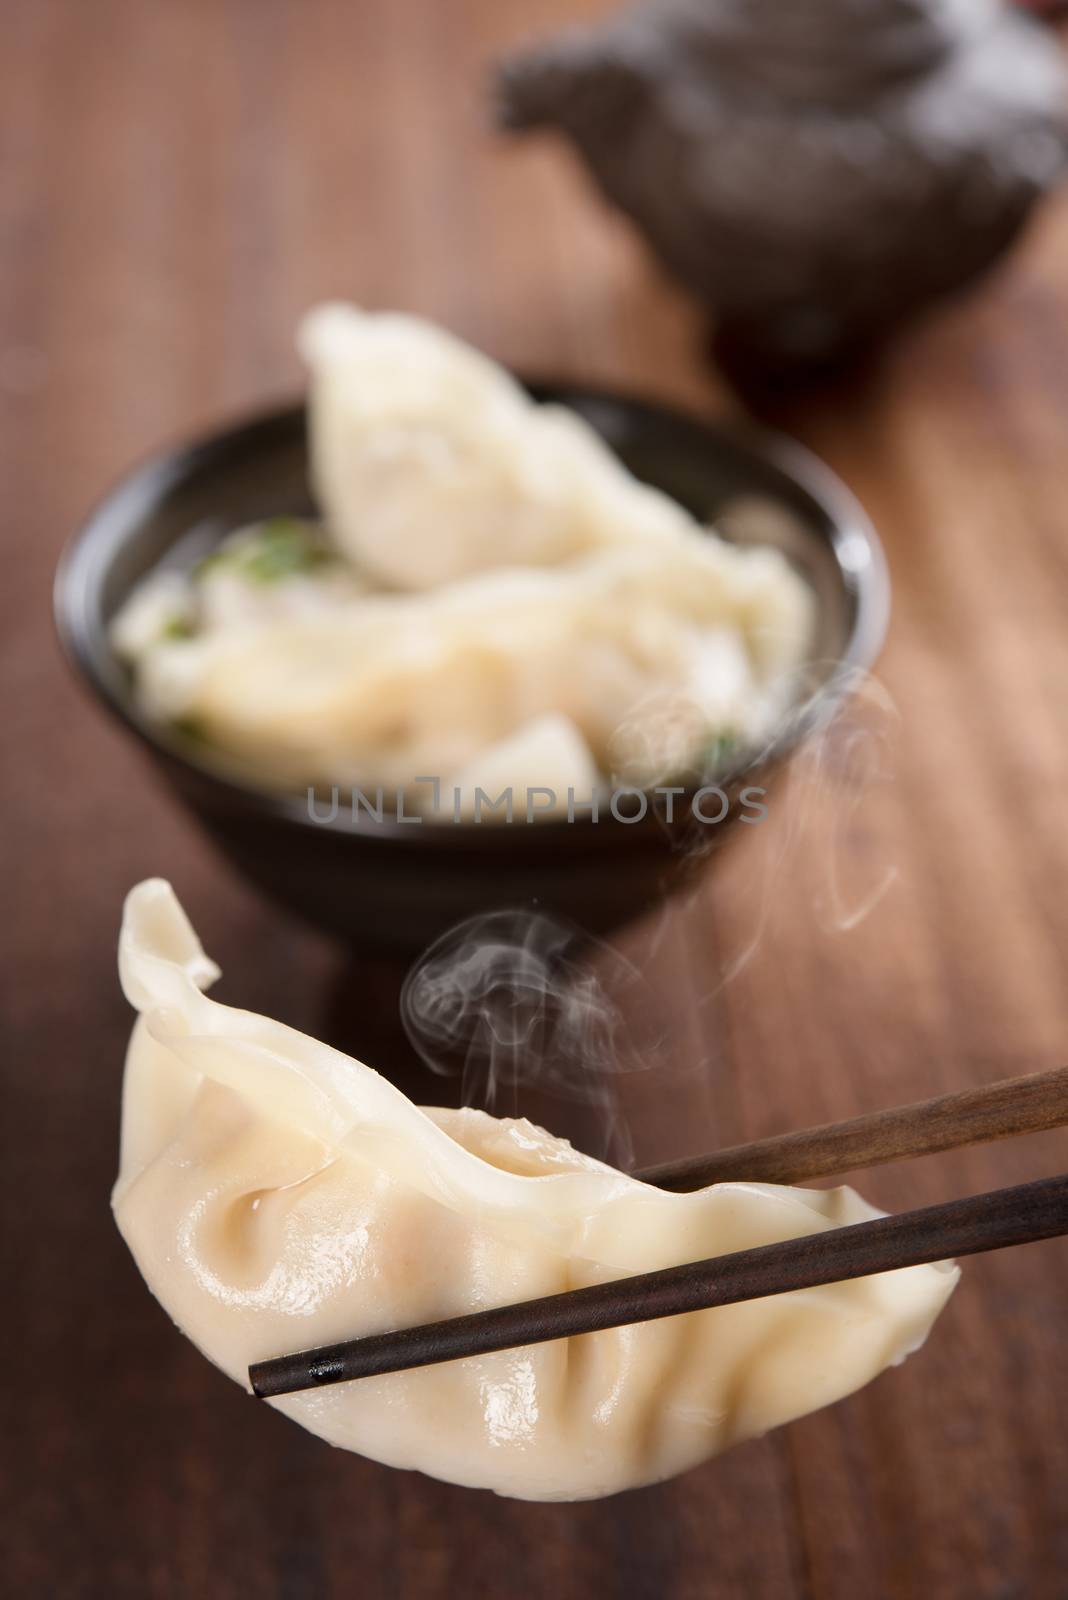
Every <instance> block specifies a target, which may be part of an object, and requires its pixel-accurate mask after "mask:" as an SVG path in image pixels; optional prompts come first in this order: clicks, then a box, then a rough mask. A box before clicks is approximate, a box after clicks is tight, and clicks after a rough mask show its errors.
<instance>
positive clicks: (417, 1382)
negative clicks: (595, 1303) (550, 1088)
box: [113, 879, 958, 1500]
mask: <svg viewBox="0 0 1068 1600" xmlns="http://www.w3.org/2000/svg"><path fill="white" fill-rule="evenodd" d="M119 960H120V972H121V976H122V982H123V987H124V989H125V992H126V995H127V998H128V999H129V1000H130V1002H131V1004H132V1005H134V1006H135V1007H136V1009H137V1010H138V1011H139V1012H140V1013H141V1016H140V1018H139V1020H138V1022H137V1025H136V1027H135V1029H134V1033H133V1038H132V1040H131V1044H130V1049H129V1053H128V1056H127V1063H126V1082H125V1091H124V1098H123V1128H122V1150H121V1161H120V1171H119V1177H118V1181H117V1183H116V1186H115V1192H114V1197H113V1203H114V1208H115V1216H116V1220H117V1222H118V1225H119V1228H120V1230H121V1232H122V1234H123V1237H124V1238H125V1239H126V1242H127V1244H128V1245H129V1247H130V1249H131V1251H132V1252H133V1255H134V1257H135V1259H136V1261H137V1264H138V1266H139V1267H140V1269H141V1271H142V1273H143V1274H144V1277H145V1279H146V1281H147V1282H148V1285H149V1287H150V1288H151V1289H152V1290H153V1292H154V1293H155V1294H156V1296H157V1297H158V1298H159V1300H160V1301H161V1302H162V1304H163V1305H164V1307H165V1308H166V1309H167V1311H168V1312H169V1313H170V1315H171V1316H172V1317H173V1318H174V1320H175V1321H176V1322H177V1323H178V1325H179V1327H181V1328H182V1330H183V1331H184V1332H185V1333H186V1334H187V1335H188V1336H189V1338H191V1339H192V1340H193V1341H194V1343H195V1344H196V1345H198V1346H199V1348H200V1349H201V1350H202V1351H203V1352H204V1353H205V1354H206V1355H207V1356H208V1357H209V1358H210V1359H211V1360H212V1361H214V1362H215V1363H216V1364H217V1365H218V1366H220V1367H221V1368H222V1369H223V1370H224V1371H225V1372H227V1373H229V1375H230V1376H231V1377H232V1378H234V1379H235V1380H236V1381H237V1382H239V1383H242V1384H245V1383H246V1379H247V1368H248V1366H249V1364H250V1363H251V1362H254V1361H259V1360H263V1359H266V1358H267V1357H270V1356H274V1355H279V1354H282V1353H284V1352H286V1351H289V1350H293V1349H299V1348H306V1347H309V1346H313V1345H319V1344H325V1343H331V1342H335V1341H338V1340H341V1339H345V1338H351V1337H354V1336H358V1335H360V1334H367V1333H374V1332H380V1331H383V1330H386V1329H390V1328H396V1327H400V1326H404V1325H406V1324H413V1323H418V1322H423V1321H430V1320H434V1319H437V1318H441V1317H448V1316H452V1315H459V1314H462V1313H465V1312H469V1311H476V1310H480V1309H483V1308H485V1307H490V1306H495V1305H502V1304H506V1303H509V1302H512V1301H516V1300H522V1299H526V1298H529V1297H532V1296H537V1295H544V1294H550V1293H556V1292H558V1291H561V1290H564V1289H570V1288H576V1287H579V1286H582V1285H585V1284H592V1283H598V1282H601V1281H603V1280H605V1279H609V1278H613V1277H620V1276H623V1275H626V1274H628V1273H635V1272H644V1271H649V1270H652V1269H655V1268H657V1267H662V1266H669V1265H672V1264H675V1263H678V1262H682V1261H686V1260H691V1259H697V1258H700V1257H705V1256H709V1255H714V1254H717V1253H721V1252H727V1251H732V1250H741V1249H746V1248H748V1247H751V1246H754V1245H758V1244H766V1243H770V1242H772V1241H774V1240H781V1239H790V1238H796V1237H800V1236H802V1235H805V1234H811V1233H815V1232H818V1231H821V1230H823V1229H827V1228H832V1227H836V1226H839V1225H840V1224H843V1223H849V1222H856V1221H862V1220H865V1219H867V1218H869V1217H871V1216H873V1215H876V1213H875V1212H873V1211H872V1209H871V1208H870V1207H869V1206H867V1205H866V1204H865V1203H864V1201H862V1200H861V1199H860V1198H859V1197H858V1196H857V1195H856V1194H854V1193H853V1191H852V1190H850V1189H847V1188H840V1189H832V1190H821V1191H808V1190H804V1189H793V1188H784V1187H776V1186H774V1185H770V1184H760V1183H731V1184H720V1185H717V1186H715V1187H713V1188H710V1189H705V1190H702V1191H699V1192H696V1193H693V1194H670V1193H666V1192H664V1191H661V1190H658V1189H654V1188H651V1187H650V1186H648V1185H646V1184H644V1183H641V1182H639V1181H638V1180H636V1179H634V1178H630V1177H628V1176H626V1174H624V1173H622V1172H617V1171H615V1170H613V1169H612V1168H611V1167H608V1166H605V1165H603V1164H602V1163H600V1162H598V1161H593V1160H591V1159H589V1158H588V1157H586V1156H583V1155H581V1154H579V1153H578V1152H577V1151H575V1150H573V1149H572V1148H571V1147H570V1145H569V1144H568V1143H567V1142H566V1141H565V1140H563V1139H559V1138H556V1137H554V1136H553V1135H552V1134H550V1133H547V1132H545V1131H543V1130H542V1129H540V1128H536V1127H533V1126H532V1125H531V1124H530V1123H528V1122H523V1121H515V1120H511V1119H497V1118H494V1117H490V1116H487V1115H485V1114H483V1113H481V1112H477V1111H471V1110H467V1111H444V1110H435V1109H430V1108H420V1107H418V1106H415V1105H413V1104H412V1103H411V1102H410V1101H409V1100H407V1099H406V1098H405V1096H404V1095H403V1094H402V1093H401V1092H400V1090H399V1089H397V1088H395V1087H394V1086H393V1085H392V1084H390V1083H388V1082H387V1081H386V1080H385V1079H383V1078H381V1077H379V1075H378V1074H377V1073H375V1072H373V1071H372V1070H371V1069H370V1068H369V1067H366V1066H364V1065H362V1064H361V1063H360V1062H358V1061H354V1060H352V1059H351V1058H349V1057H348V1056H345V1055H343V1054H342V1053H341V1052H339V1051H337V1050H332V1049H330V1048H329V1047H328V1046H326V1045H324V1044H320V1043H318V1042H317V1041H316V1040H314V1039H311V1038H308V1037H307V1036H306V1035H304V1034H301V1033H298V1032H296V1031H294V1030H293V1029H291V1028H286V1027H283V1026H282V1025H281V1024H279V1023H276V1022H271V1021H269V1020H268V1019H267V1018H265V1017H260V1016H256V1015H253V1014H251V1013H249V1012H244V1011H237V1010H233V1009H231V1008H230V1007H227V1006H223V1005H219V1004H217V1003H215V1002H214V1001H212V1000H210V999H208V997H207V996H206V995H205V994H204V993H202V990H203V989H204V988H206V987H207V986H208V985H209V984H210V983H211V982H212V981H213V980H214V978H215V977H216V976H217V975H218V969H217V968H216V967H215V966H214V964H213V963H212V962H211V961H210V960H208V958H207V957H206V956H205V955H204V952H203V950H202V949H201V947H200V945H199V943H198V941H197V938H196V935H195V934H194V932H193V929H192V927H191V926H190V924H189V922H188V920H187V919H186V917H185V915H184V913H183V912H182V910H181V908H180V906H179V905H178V902H177V900H176V899H175V897H174V894H173V892H172V890H171V889H170V886H169V885H168V884H166V883H164V882H162V881H160V880H158V879H156V880H151V881H149V882H147V883H143V884H141V885H140V886H139V887H138V888H136V889H135V890H134V891H133V892H132V893H131V894H130V896H129V898H128V900H127V904H126V911H125V916H124V920H123V929H122V936H121V942H120V952H119ZM957 1276H958V1273H957V1270H956V1268H955V1267H953V1266H952V1265H951V1264H948V1263H942V1264H939V1265H936V1266H922V1267H911V1268H908V1269H905V1270H902V1271H897V1272H891V1273H885V1274H882V1275H879V1276H876V1277H870V1278H865V1279H860V1280H858V1281H856V1282H852V1283H842V1284H833V1285H829V1286H827V1287H825V1288H819V1289H810V1290H806V1291H804V1292H800V1293H795V1294H789V1295H782V1296H776V1297H774V1298H770V1299H767V1300H760V1301H754V1302H751V1303H749V1304H745V1305H738V1306H726V1307H720V1308H717V1309H715V1310H710V1311H704V1312H697V1313H692V1314H689V1315H686V1316H682V1317H674V1318H669V1319H665V1320H663V1321H660V1322H655V1323H646V1324H640V1325H636V1326H633V1327H626V1328H617V1329H610V1330H606V1331H604V1332H602V1333H595V1334H587V1335H584V1336H582V1337H580V1338H574V1339H566V1340H557V1341H554V1342H552V1343H548V1344H544V1345H538V1346H533V1347H530V1348H525V1349H520V1350H510V1351H500V1352H498V1353H495V1354H493V1355H487V1356H479V1357H474V1358H470V1359H466V1360H462V1361H455V1362H450V1363H448V1364H446V1365H443V1366H439V1367H434V1368H424V1369H421V1370H419V1371H415V1372H410V1373H394V1374H390V1375H388V1376H385V1377H378V1378H368V1379H364V1380H361V1381H360V1382H358V1383H349V1384H343V1385H339V1386H337V1387H333V1388H329V1389H321V1390H318V1391H314V1392H311V1393H306V1394H298V1395H291V1396H287V1397H284V1398H281V1399H278V1400H276V1401H272V1402H271V1403H272V1404H274V1405H276V1406H277V1407H278V1409H279V1410H281V1411H283V1412H285V1413H286V1414H287V1415H288V1416H290V1417H292V1418H293V1419H294V1420H295V1421H297V1422H300V1423H301V1424H302V1425H303V1426H305V1427H306V1428H309V1429H310V1430H311V1431H312V1432H313V1433H316V1434H319V1435H320V1436H321V1437H322V1438H324V1439H326V1440H328V1441H329V1442H330V1443H331V1444H335V1445H340V1446H342V1447H344V1448H346V1449H349V1450H356V1451H358V1452H360V1453H361V1454H362V1455H366V1456H370V1457H371V1458H372V1459H374V1460H377V1461H381V1462H384V1463H386V1464H387V1465H390V1466H394V1467H407V1468H416V1469H418V1470H420V1471H423V1472H427V1473H430V1474H432V1475H433V1476H435V1477H438V1478H443V1479H445V1480H447V1481H450V1482H454V1483H460V1484H468V1485H472V1486H478V1487H483V1488H489V1489H494V1490H496V1491H497V1492H498V1493H500V1494H505V1495H513V1496H516V1497H519V1498H522V1499H530V1500H569V1499H585V1498H591V1497H594V1496H599V1495H606V1494H612V1493H614V1492H616V1491H617V1490H620V1489H626V1488H630V1487H632V1486H634V1485H637V1484H642V1483H649V1482H652V1481H655V1480H657V1479H661V1478H666V1477H670V1476H671V1475H672V1474H674V1473H678V1472H682V1471H685V1470H686V1469H687V1468H689V1467H693V1466H695V1465H697V1464H698V1463H699V1462H701V1461H704V1460H705V1459H707V1458H708V1457H709V1456H713V1455H715V1454H717V1453H718V1452H719V1451H721V1450H724V1449H726V1448H727V1447H728V1446H730V1445H732V1444H736V1443H738V1442H739V1441H740V1440H742V1439H747V1438H751V1437H753V1436H754V1435H757V1434H761V1433H764V1432H765V1431H766V1430H767V1429H768V1428H772V1427H775V1426H777V1425H778V1424H780V1423H783V1422H787V1421H789V1420H790V1419H791V1418H794V1417H798V1416H802V1415H803V1414H804V1413H805V1412H808V1411H812V1410H814V1409H815V1408H816V1407H818V1406H822V1405H827V1404H829V1403H830V1402H832V1401H834V1400H837V1399H840V1398H841V1397H842V1396H843V1395H847V1394H850V1393H851V1392H852V1391H853V1390H855V1389H857V1388H859V1387H860V1386H861V1385H862V1384H865V1383H867V1382H868V1381H869V1380H870V1379H871V1378H873V1377H875V1376H876V1374H877V1373H879V1372H881V1371H882V1370H883V1369H884V1368H885V1367H887V1366H890V1365H893V1364H895V1363H896V1362H899V1361H901V1360H902V1359H903V1358H904V1357H905V1356H906V1355H908V1354H909V1352H910V1351H912V1350H915V1349H916V1348H917V1347H918V1346H919V1345H920V1344H922V1343H923V1341H924V1339H925V1338H926V1336H927V1333H928V1332H929V1330H930V1327H931V1324H932V1323H933V1321H934V1319H935V1317H936V1316H937V1315H938V1313H939V1311H940V1310H941V1308H942V1307H943V1305H944V1304H945V1302H946V1300H947V1299H948V1298H949V1295H950V1294H951V1292H952V1290H953V1288H954V1285H955V1283H956V1281H957Z"/></svg>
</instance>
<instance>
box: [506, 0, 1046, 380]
mask: <svg viewBox="0 0 1068 1600" xmlns="http://www.w3.org/2000/svg"><path fill="white" fill-rule="evenodd" d="M1066 88H1068V85H1066V78H1065V73H1064V69H1063V65H1062V62H1061V57H1060V53H1059V51H1058V50H1057V48H1056V46H1055V44H1054V43H1053V41H1052V40H1051V39H1049V38H1048V37H1046V36H1045V35H1044V34H1043V33H1042V32H1041V30H1040V29H1039V28H1037V27H1036V26H1034V25H1033V24H1032V23H1030V22H1028V21H1027V20H1026V19H1022V18H1020V17H1018V16H1015V15H1013V14H1012V13H1011V12H1010V11H1008V10H1006V9H1005V8H1003V7H1002V6H1001V5H1000V4H998V3H997V0H794V3H792V4H783V3H782V0H646V3H644V4H640V5H637V6H634V7H632V8H630V9H628V10H626V11H624V12H622V13H620V14H619V15H618V16H616V17H613V18H612V19H610V20H609V21H608V22H606V23H603V24H601V25H600V26H599V27H595V28H594V29H591V30H586V31H583V32H573V33H570V34H566V33H565V34H563V35H561V36H560V37H559V39H557V40H554V41H552V42H550V43H548V44H545V45H542V46H541V47H537V48H534V49H532V50H528V51H526V52H524V53H520V54H518V55H516V56H515V57H514V58H513V59H512V60H511V61H510V62H509V63H508V64H507V65H506V66H505V67H504V68H503V70H502V73H501V77H500V83H499V94H500V115H501V119H502V121H503V122H504V124H505V125H506V126H508V127H511V128H514V129H519V130H524V129H531V128H540V127H546V128H556V129H559V130H560V131H562V132H563V133H565V134H567V135H568V136H569V138H571V139H572V140H573V141H574V143H575V145H576V147H577V149H578V151H579V152H580V154H581V155H582V157H583V158H584V160H585V161H586V163H587V165H588V166H589V168H590V171H591V172H592V173H593V176H594V177H595V178H596V180H597V182H598V183H599V184H600V186H601V188H602V190H603V191H604V193H605V195H606V196H607V197H608V198H609V199H610V200H612V201H613V202H614V203H615V204H616V205H618V206H620V207H621V208H622V209H623V210H624V211H625V212H627V213H628V214H629V215H630V216H631V217H632V218H633V219H634V221H635V222H636V223H637V224H638V226H639V227H640V228H641V229H642V231H643V232H644V233H645V235H646V237H647V238H648V240H649V242H650V244H651V245H652V247H653V249H654V251H655V252H656V253H657V254H658V255H659V256H660V258H661V259H662V260H663V262H664V263H665V264H666V265H667V267H668V268H669V269H670V270H671V272H673V273H674V275H675V276H676V277H677V278H678V279H679V280H680V281H681V282H682V283H684V284H686V285H687V286H688V287H689V288H690V289H691V290H693V291H694V292H695V293H696V294H697V295H699V296H700V297H701V299H702V300H704V301H705V302H707V304H708V306H709V307H710V309H711V311H712V314H713V317H714V319H715V340H716V348H717V351H718V353H719V355H720V356H721V358H722V359H724V360H725V361H727V362H728V363H729V364H730V365H732V366H738V367H739V368H740V369H742V370H744V369H745V368H747V367H755V368H757V369H758V370H767V371H769V372H782V371H784V370H787V371H789V370H796V369H806V368H807V369H811V368H813V367H815V368H822V367H825V366H826V365H828V364H830V363H834V362H837V361H839V360H841V359H842V358H843V357H847V356H850V355H853V354H856V353H857V352H858V351H859V350H861V349H863V348H864V347H865V346H866V345H868V344H870V343H871V342H873V341H874V340H876V339H878V338H882V337H885V336H886V335H887V334H888V333H889V331H890V330H891V329H892V328H893V327H894V326H895V325H896V324H898V323H899V322H900V321H901V320H902V319H903V318H905V317H907V316H909V315H910V314H912V313H914V312H916V311H918V310H919V309H920V308H921V307H923V306H924V305H926V304H927V303H928V302H929V301H931V300H932V299H935V298H937V297H939V296H941V295H944V294H946V293H947V292H948V291H950V290H952V289H955V288H957V287H959V286H960V285H962V284H964V283H966V282H968V281H969V280H970V279H972V278H973V277H975V276H976V274H978V273H979V272H981V271H982V270H983V269H984V268H986V267H988V266H989V265H990V264H991V263H992V262H993V261H994V260H996V258H997V257H998V256H999V255H1000V254H1001V252H1002V251H1003V250H1004V249H1005V248H1006V246H1007V245H1009V244H1010V243H1011V242H1012V240H1013V239H1014V238H1015V237H1016V235H1017V233H1018V232H1019V229H1020V227H1021V225H1022V224H1023V222H1024V221H1025V219H1026V218H1027V216H1028V214H1029V212H1030V210H1031V208H1032V206H1033V204H1034V202H1035V201H1036V199H1037V198H1038V197H1039V196H1040V195H1041V194H1042V193H1043V192H1044V191H1046V190H1047V189H1048V188H1050V187H1051V186H1052V185H1053V184H1054V183H1056V182H1057V181H1059V179H1060V178H1061V176H1062V175H1063V172H1064V169H1065V162H1066V157H1068V107H1066V101H1068V92H1066Z"/></svg>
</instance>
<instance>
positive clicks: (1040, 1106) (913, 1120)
mask: <svg viewBox="0 0 1068 1600" xmlns="http://www.w3.org/2000/svg"><path fill="white" fill-rule="evenodd" d="M1066 1124H1068V1067H1053V1068H1052V1069H1051V1070H1050V1071H1048V1072H1030V1073H1028V1074H1026V1076H1024V1077H1019V1078H1003V1079H1002V1080H1001V1082H1000V1083H989V1084H986V1085H984V1086H983V1087H982V1088H979V1089H962V1090H959V1091H958V1092H957V1093H955V1094H943V1095H938V1096H936V1098H935V1099H933V1100H918V1101H916V1103H915V1104H914V1105H908V1106H898V1107H896V1108H894V1109H893V1110H890V1111H874V1112H872V1113H871V1114H870V1115H868V1116H864V1117H854V1118H853V1119H852V1120H851V1121H849V1122H829V1123H826V1124H824V1125H823V1126H822V1127H819V1128H804V1129H802V1130H801V1131H800V1132H798V1133H783V1134H779V1135H777V1136H776V1137H775V1138H772V1139H758V1140H756V1141H755V1142H754V1143H752V1144H736V1145H731V1146H729V1148H727V1149H726V1150H716V1151H714V1152H713V1153H712V1154H711V1155H703V1156H694V1157H691V1158H690V1159H688V1160H685V1161H672V1162H668V1163H667V1164H666V1165H662V1166H656V1167H646V1168H645V1169H644V1170H643V1171H641V1172H636V1173H635V1174H634V1176H635V1177H636V1178H640V1179H641V1180H642V1181H643V1182H644V1183H652V1184H655V1185H656V1187H657V1188H659V1189H674V1190H685V1189H703V1188H704V1187H705V1185H706V1184H709V1183H726V1182H729V1181H731V1180H732V1179H734V1180H745V1179H748V1180H750V1181H751V1182H753V1183H800V1182H802V1181H803V1180H804V1179H806V1178H827V1177H831V1176H832V1175H833V1174H834V1173H837V1172H852V1171H853V1170H854V1169H856V1168H860V1167H877V1166H881V1165H882V1164H883V1163H884V1162H887V1161H905V1160H908V1159H910V1158H911V1157H913V1156H923V1155H932V1154H934V1152H936V1151H938V1150H956V1149H958V1148H960V1146H962V1145H968V1144H984V1143H989V1142H992V1141H994V1140H995V1139H1008V1138H1011V1137H1012V1136H1013V1135H1014V1134H1020V1133H1040V1132H1042V1131H1043V1130H1044V1129H1047V1128H1059V1127H1063V1126H1065V1125H1066Z"/></svg>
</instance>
